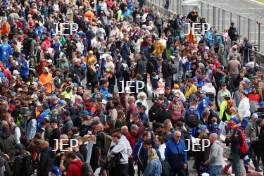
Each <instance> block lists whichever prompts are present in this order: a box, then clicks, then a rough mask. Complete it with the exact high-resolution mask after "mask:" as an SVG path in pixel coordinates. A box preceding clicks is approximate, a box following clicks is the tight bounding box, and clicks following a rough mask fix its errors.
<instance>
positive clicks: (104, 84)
mask: <svg viewBox="0 0 264 176" xmlns="http://www.w3.org/2000/svg"><path fill="white" fill-rule="evenodd" d="M101 85H102V87H103V88H106V89H107V88H108V85H109V82H108V81H107V80H106V79H104V80H102V82H101Z"/></svg>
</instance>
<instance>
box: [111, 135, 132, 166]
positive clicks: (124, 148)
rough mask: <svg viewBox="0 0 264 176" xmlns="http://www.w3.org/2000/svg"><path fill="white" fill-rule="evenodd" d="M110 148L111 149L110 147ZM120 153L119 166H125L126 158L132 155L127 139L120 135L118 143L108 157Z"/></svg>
mask: <svg viewBox="0 0 264 176" xmlns="http://www.w3.org/2000/svg"><path fill="white" fill-rule="evenodd" d="M110 148H111V147H110ZM119 152H120V153H121V155H122V158H121V159H120V163H121V164H127V163H128V158H129V156H130V155H131V154H132V149H131V146H130V143H129V141H128V140H127V138H126V137H125V136H124V135H122V136H121V138H120V140H119V142H118V143H117V144H116V145H115V146H114V147H113V149H112V150H111V151H110V153H109V155H111V154H117V153H119Z"/></svg>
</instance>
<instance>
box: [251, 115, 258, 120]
mask: <svg viewBox="0 0 264 176" xmlns="http://www.w3.org/2000/svg"><path fill="white" fill-rule="evenodd" d="M251 119H252V120H253V121H257V120H258V114H257V113H253V114H252V115H251Z"/></svg>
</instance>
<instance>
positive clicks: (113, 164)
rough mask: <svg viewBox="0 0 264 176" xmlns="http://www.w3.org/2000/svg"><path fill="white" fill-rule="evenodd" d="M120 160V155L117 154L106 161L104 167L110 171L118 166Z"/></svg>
mask: <svg viewBox="0 0 264 176" xmlns="http://www.w3.org/2000/svg"><path fill="white" fill-rule="evenodd" d="M113 148H114V146H112V147H110V151H111V150H112V149H113ZM121 158H122V154H121V153H120V152H119V153H117V154H115V155H114V157H113V158H110V159H107V164H106V167H107V169H108V170H111V169H113V168H117V166H118V165H120V159H121Z"/></svg>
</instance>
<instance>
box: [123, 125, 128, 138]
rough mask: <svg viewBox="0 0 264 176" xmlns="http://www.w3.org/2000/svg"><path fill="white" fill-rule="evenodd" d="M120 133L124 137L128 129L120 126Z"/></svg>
mask: <svg viewBox="0 0 264 176" xmlns="http://www.w3.org/2000/svg"><path fill="white" fill-rule="evenodd" d="M121 133H122V134H123V135H125V136H126V135H127V134H128V127H127V126H122V127H121Z"/></svg>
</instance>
